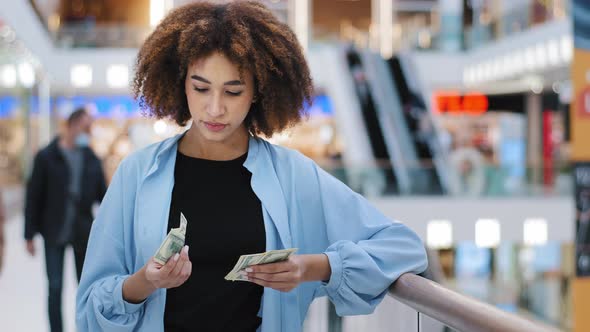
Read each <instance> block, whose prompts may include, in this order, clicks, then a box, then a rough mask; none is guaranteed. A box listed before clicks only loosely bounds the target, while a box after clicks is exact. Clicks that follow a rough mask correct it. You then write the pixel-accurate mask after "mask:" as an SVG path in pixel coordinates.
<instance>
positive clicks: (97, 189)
mask: <svg viewBox="0 0 590 332" xmlns="http://www.w3.org/2000/svg"><path fill="white" fill-rule="evenodd" d="M81 151H82V174H81V177H80V191H79V192H78V195H77V197H76V198H75V204H76V208H75V211H74V218H75V222H74V224H73V225H72V227H73V229H72V230H71V232H72V236H71V238H70V240H72V241H74V242H80V243H85V242H86V241H88V235H89V234H90V228H91V227H92V220H93V217H92V205H93V204H94V203H96V202H101V201H102V198H103V196H104V194H105V192H106V183H105V178H104V174H103V170H102V165H101V162H100V160H99V159H98V157H97V156H96V155H95V154H94V152H92V150H91V149H90V148H82V149H81ZM70 178H71V170H70V166H69V165H68V163H67V161H66V159H65V156H64V155H63V152H62V151H61V149H60V147H59V137H58V138H55V139H54V140H53V141H52V142H51V143H50V144H49V145H48V146H47V147H45V148H44V149H42V150H41V151H39V153H37V155H36V156H35V161H34V162H33V171H32V173H31V177H30V178H29V180H28V182H27V195H26V201H25V239H27V240H30V239H32V238H33V237H34V236H35V234H37V233H41V235H42V236H43V239H44V240H45V241H46V242H47V243H49V244H52V245H54V244H63V243H60V234H62V231H63V229H64V227H65V217H66V205H67V203H68V200H71V199H73V197H72V196H71V195H70V192H69V183H70ZM84 247H86V245H84Z"/></svg>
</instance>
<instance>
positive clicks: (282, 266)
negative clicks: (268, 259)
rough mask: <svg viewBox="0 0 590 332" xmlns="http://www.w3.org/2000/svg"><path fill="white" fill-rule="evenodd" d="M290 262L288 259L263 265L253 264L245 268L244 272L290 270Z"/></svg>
mask: <svg viewBox="0 0 590 332" xmlns="http://www.w3.org/2000/svg"><path fill="white" fill-rule="evenodd" d="M292 265H293V264H292V263H291V262H290V261H288V260H287V261H284V262H277V263H270V264H264V265H253V266H249V267H247V268H245V269H244V270H245V271H246V272H255V273H281V272H288V271H291V268H292Z"/></svg>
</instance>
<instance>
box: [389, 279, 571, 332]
mask: <svg viewBox="0 0 590 332" xmlns="http://www.w3.org/2000/svg"><path fill="white" fill-rule="evenodd" d="M389 295H391V296H393V297H394V298H395V299H397V300H398V301H400V302H402V303H403V304H405V305H407V306H410V307H411V308H413V309H414V310H416V311H418V312H420V313H422V314H424V315H427V316H430V317H431V318H434V319H436V320H438V321H440V322H441V323H443V324H445V325H447V326H448V327H451V328H453V329H456V330H457V331H464V332H489V331H498V332H558V331H559V330H558V329H556V328H554V327H551V326H548V325H546V324H542V323H539V322H534V321H531V320H528V319H525V318H522V317H519V316H518V315H515V314H511V313H508V312H505V311H502V310H500V309H498V308H496V307H494V306H492V305H489V304H486V303H483V302H481V301H477V300H475V299H473V298H470V297H468V296H465V295H461V294H459V293H457V292H454V291H452V290H450V289H447V288H445V287H443V286H441V285H440V284H437V283H435V282H433V281H430V280H428V279H425V278H423V277H420V276H417V275H415V274H410V273H406V274H404V275H402V276H401V277H399V278H398V280H397V281H396V282H395V283H393V285H392V286H391V287H390V288H389Z"/></svg>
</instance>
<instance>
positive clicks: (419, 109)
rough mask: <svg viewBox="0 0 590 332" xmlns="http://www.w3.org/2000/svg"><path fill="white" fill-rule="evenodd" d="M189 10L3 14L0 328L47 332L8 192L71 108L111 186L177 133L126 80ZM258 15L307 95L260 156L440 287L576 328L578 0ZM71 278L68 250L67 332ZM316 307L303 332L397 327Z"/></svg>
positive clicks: (59, 5) (340, 0)
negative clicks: (332, 201)
mask: <svg viewBox="0 0 590 332" xmlns="http://www.w3.org/2000/svg"><path fill="white" fill-rule="evenodd" d="M188 2H190V1H188V0H126V1H119V0H117V1H115V0H12V1H1V2H0V192H1V194H2V197H3V198H4V199H3V200H4V204H5V206H6V211H7V213H6V214H7V217H6V223H5V226H4V227H5V234H6V242H7V243H6V249H5V253H4V256H5V259H4V267H3V270H2V272H1V274H0V317H1V319H0V329H1V330H5V328H6V330H7V331H8V330H19V331H48V323H47V317H46V316H47V315H46V307H45V306H46V296H47V291H46V288H47V287H46V278H45V267H44V261H43V259H42V255H37V256H35V257H29V256H28V255H27V254H26V251H25V245H24V239H23V216H22V214H23V209H22V206H23V194H24V191H23V188H24V187H23V186H24V184H25V182H26V179H27V178H28V176H29V174H30V170H31V165H32V158H33V157H34V155H35V153H36V152H37V151H38V150H39V149H40V148H43V147H44V146H46V145H47V144H48V143H49V142H50V140H51V139H52V138H53V137H54V136H55V135H57V134H59V133H60V131H61V130H62V128H63V126H64V124H65V120H66V119H67V117H68V116H69V114H70V113H71V112H72V111H73V110H75V109H76V108H77V107H80V106H83V107H86V109H88V110H89V111H90V112H91V114H92V116H93V117H94V118H95V119H96V121H95V122H94V125H93V127H92V131H91V146H92V148H93V150H94V151H95V152H96V154H97V155H98V156H99V158H100V159H101V161H102V164H103V168H104V170H105V176H106V178H107V179H110V178H111V176H112V174H113V173H114V171H115V169H116V167H117V165H118V164H119V162H120V161H121V160H122V159H123V158H124V157H125V156H126V155H128V154H129V153H131V152H132V151H134V150H136V149H139V148H142V147H144V146H146V145H148V144H150V143H153V142H157V141H159V140H162V139H164V138H166V137H170V136H172V135H175V134H176V133H179V132H181V131H182V130H183V128H179V127H177V126H176V125H175V124H173V123H169V122H167V121H164V120H158V121H156V120H154V119H150V118H148V117H144V116H142V114H141V112H140V110H139V105H138V102H137V101H136V100H134V99H133V97H132V96H131V94H130V89H129V83H130V79H131V78H132V77H133V70H134V68H133V64H134V60H135V55H136V53H137V49H138V47H139V46H140V45H141V44H142V42H143V40H144V39H145V38H146V36H147V35H148V34H149V33H150V32H151V31H152V29H153V28H154V26H155V25H156V24H157V23H158V22H159V21H160V20H161V18H162V17H163V16H164V15H165V14H166V12H167V11H168V10H170V9H172V8H174V7H177V6H180V5H183V4H185V3H188ZM262 2H263V3H265V4H266V5H267V6H268V7H269V8H271V9H272V10H273V11H274V12H275V13H276V15H277V16H278V17H279V18H280V19H281V20H283V21H284V22H286V23H288V24H289V25H290V26H291V27H292V28H293V30H294V31H295V32H296V34H297V36H298V38H299V40H300V42H301V43H302V44H303V46H304V48H305V50H306V56H307V59H308V61H309V64H310V67H311V70H312V75H313V78H314V83H315V95H314V100H313V105H311V106H310V107H309V108H308V113H309V118H308V119H307V121H306V122H304V123H302V124H301V125H299V126H298V127H296V128H293V129H292V130H290V131H288V132H284V133H281V134H279V135H276V136H274V137H268V138H267V139H269V140H270V141H272V142H273V143H276V144H280V145H284V146H288V147H292V148H294V149H297V150H299V151H301V152H302V153H304V154H305V155H307V156H309V157H310V158H312V159H314V160H315V161H316V162H317V163H319V164H320V165H321V166H322V167H323V168H325V169H326V170H327V171H329V172H330V173H332V174H333V175H334V176H336V177H337V178H339V179H340V180H341V181H343V182H344V183H346V184H347V185H348V186H350V187H351V188H352V189H354V190H355V191H357V192H359V193H361V194H363V195H364V196H366V197H367V198H368V199H370V200H371V201H372V202H373V203H374V204H376V205H377V207H378V208H379V209H380V210H381V211H383V212H384V213H385V214H387V215H388V216H390V217H392V218H394V219H397V220H400V221H402V222H404V223H405V224H407V225H408V226H409V227H411V228H412V229H413V230H415V231H416V232H417V233H418V235H420V236H421V237H422V239H423V240H424V242H425V244H426V245H427V247H428V249H429V255H430V259H431V266H432V269H433V273H434V274H435V276H436V277H435V280H437V281H438V282H441V283H443V284H444V285H446V286H448V287H450V288H452V289H455V290H458V291H459V292H461V293H464V294H468V295H470V296H473V297H475V298H477V299H480V300H482V301H485V302H488V303H491V304H493V305H495V306H498V307H500V308H502V309H503V310H507V311H509V312H513V313H517V314H519V315H522V316H525V317H534V318H535V319H538V320H542V321H544V322H546V323H548V324H550V325H553V326H555V327H557V328H559V329H562V330H564V331H570V330H572V331H573V330H575V331H590V323H589V322H588V321H584V319H583V317H581V315H577V316H576V315H574V312H576V311H577V310H583V309H584V308H585V307H586V306H587V305H588V304H589V303H590V290H589V288H588V287H587V283H586V279H585V278H584V276H585V275H590V255H589V254H588V253H587V252H586V251H585V250H587V249H585V248H586V247H585V246H584V245H585V243H584V241H587V240H588V237H587V236H586V235H585V234H586V232H588V231H590V230H589V229H588V227H587V223H588V219H589V218H588V214H584V213H583V212H585V211H587V210H588V209H589V208H590V195H584V194H580V193H584V192H585V193H587V192H588V190H590V170H589V167H588V164H587V163H585V162H586V161H590V126H589V125H588V121H590V120H589V119H590V117H589V115H588V114H590V113H589V111H588V109H590V92H589V91H590V89H589V88H588V87H589V85H588V84H589V83H588V82H589V81H590V71H589V69H590V61H588V60H587V59H586V58H584V57H583V55H584V54H583V53H584V52H585V51H584V49H585V48H586V49H587V48H588V47H585V45H588V43H590V42H588V41H586V43H587V44H584V39H583V35H584V34H586V35H590V26H586V27H585V26H584V24H583V22H588V20H589V19H590V7H589V5H588V4H585V2H586V1H579V6H580V8H579V9H576V10H574V9H573V8H574V7H575V5H576V4H577V3H578V1H573V0H266V1H262ZM576 15H581V16H580V17H581V18H578V19H579V20H580V22H582V23H579V24H577V25H576V24H574V21H576ZM585 15H586V16H585ZM584 19H586V21H584ZM578 34H579V35H580V36H581V37H580V39H579V40H580V42H579V43H578ZM579 54H581V55H579ZM584 59H585V60H586V61H587V62H583V60H584ZM578 60H580V61H578ZM576 77H577V78H576ZM37 240H38V241H41V240H40V239H37ZM39 247H40V248H41V247H42V246H41V245H40V246H39ZM72 263H73V262H72V258H71V253H70V252H68V253H67V256H66V270H65V275H64V282H65V285H64V287H65V288H64V309H63V312H64V317H65V324H66V325H67V326H66V327H67V328H68V331H74V323H73V317H74V303H73V297H74V294H75V287H76V281H75V274H74V269H73V264H72ZM576 285H581V286H580V287H581V288H580V289H579V291H574V290H575V289H576V287H577V286H576ZM573 293H575V294H577V295H576V296H572V294H573ZM316 306H318V308H319V305H316ZM382 306H383V307H386V306H387V304H384V305H382ZM314 308H315V307H314ZM318 310H319V311H318ZM322 310H323V309H314V310H311V311H310V316H309V317H310V321H309V322H308V325H307V327H306V328H307V329H308V330H309V331H311V330H314V331H328V329H331V328H334V326H333V325H334V324H341V326H340V327H339V328H341V329H343V330H346V331H381V330H389V331H393V330H396V329H391V326H393V325H387V324H389V323H387V322H388V320H391V317H390V316H391V315H389V316H388V315H387V312H386V311H385V314H383V312H384V311H383V310H386V309H382V308H381V307H380V310H378V311H379V312H378V313H377V314H375V315H373V316H370V317H352V318H344V319H343V320H341V321H339V322H338V323H333V322H332V321H331V320H330V319H335V318H334V317H332V316H331V315H330V312H329V310H328V312H327V313H326V315H327V316H326V317H331V318H330V319H328V320H325V319H324V318H321V317H320V316H321V315H323V314H324V313H323V311H322ZM318 317H320V318H318ZM322 317H323V316H322ZM312 318H313V319H314V321H311V320H312ZM390 323H391V324H397V323H395V322H390ZM384 326H386V327H387V326H389V327H390V328H389V329H387V328H386V329H382V328H383V327H384ZM399 330H400V331H402V330H403V329H399ZM441 331H442V330H441Z"/></svg>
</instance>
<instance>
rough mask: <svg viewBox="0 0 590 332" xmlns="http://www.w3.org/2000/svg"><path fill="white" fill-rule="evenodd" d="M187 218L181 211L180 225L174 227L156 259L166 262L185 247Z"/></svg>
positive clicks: (161, 262) (155, 256) (160, 262)
mask: <svg viewBox="0 0 590 332" xmlns="http://www.w3.org/2000/svg"><path fill="white" fill-rule="evenodd" d="M186 226H187V220H186V218H185V217H184V214H182V212H181V213H180V226H179V227H178V228H172V229H171V230H170V232H169V233H168V235H166V238H165V239H164V241H163V242H162V244H161V245H160V248H159V249H158V251H156V254H155V255H154V260H155V261H156V262H158V263H159V264H162V265H164V264H166V262H167V261H168V260H169V259H170V257H172V256H174V255H175V254H177V253H179V252H180V250H182V247H184V240H185V236H186Z"/></svg>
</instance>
